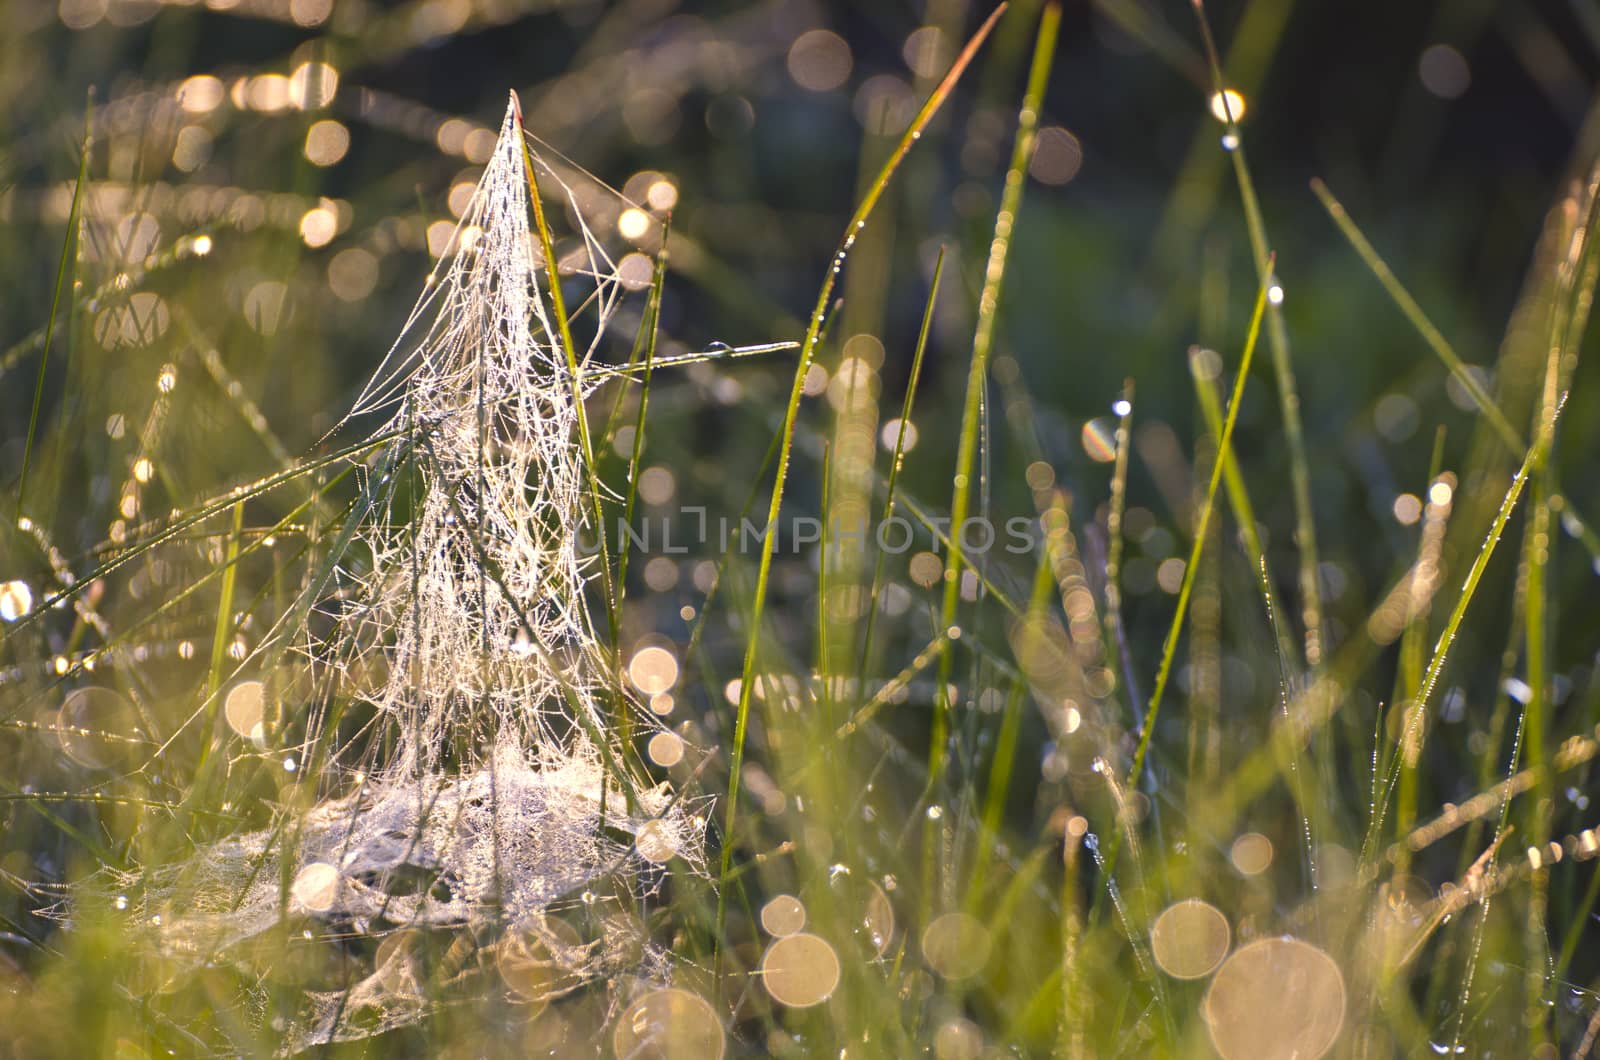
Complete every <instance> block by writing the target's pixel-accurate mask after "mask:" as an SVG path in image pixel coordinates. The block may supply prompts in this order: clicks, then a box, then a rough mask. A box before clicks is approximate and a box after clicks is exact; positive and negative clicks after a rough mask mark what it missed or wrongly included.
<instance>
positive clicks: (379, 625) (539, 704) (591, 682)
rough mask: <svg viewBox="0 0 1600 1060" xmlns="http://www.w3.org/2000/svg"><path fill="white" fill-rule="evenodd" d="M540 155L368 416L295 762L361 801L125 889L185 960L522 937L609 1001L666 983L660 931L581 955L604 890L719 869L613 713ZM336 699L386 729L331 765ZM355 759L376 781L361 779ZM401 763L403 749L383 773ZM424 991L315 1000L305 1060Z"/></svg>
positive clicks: (405, 974) (397, 354) (606, 301)
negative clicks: (266, 946) (356, 511)
mask: <svg viewBox="0 0 1600 1060" xmlns="http://www.w3.org/2000/svg"><path fill="white" fill-rule="evenodd" d="M522 135H523V134H522V131H521V128H520V124H519V123H518V122H517V121H516V120H514V114H513V112H512V110H510V109H508V111H507V115H506V119H505V122H504V124H503V126H502V128H501V132H500V138H499V142H498V144H497V145H496V147H495V151H494V155H493V157H492V158H491V160H490V162H489V164H488V166H487V168H486V169H485V172H484V174H483V177H482V179H481V181H480V183H479V186H478V188H477V191H476V193H475V194H474V196H473V198H472V201H471V204H470V206H469V207H468V209H467V210H466V212H465V214H464V215H463V217H462V220H461V223H460V225H459V226H458V227H457V229H456V232H455V234H454V236H453V237H452V240H451V244H450V247H449V249H448V251H447V253H446V255H445V256H444V258H443V259H442V260H441V262H440V263H439V264H438V266H437V267H436V268H435V270H434V272H433V273H432V274H431V275H430V277H429V280H428V284H427V287H426V289H425V291H424V294H423V296H422V298H421V299H420V300H419V301H418V303H417V306H416V308H415V309H414V310H413V311H412V313H411V315H410V317H409V319H408V320H407V322H406V325H405V328H404V329H403V331H402V335H401V338H400V340H399V341H398V342H396V344H395V345H394V347H393V348H392V349H391V350H390V352H389V354H388V356H387V357H386V358H385V359H384V362H383V364H382V366H381V367H380V369H379V371H378V372H377V374H376V375H375V376H374V378H373V380H372V382H371V383H369V384H368V386H367V387H366V389H365V390H364V391H363V392H362V394H361V396H360V398H359V400H358V401H357V402H356V405H355V408H354V409H353V411H352V413H351V417H352V418H353V417H355V416H358V415H370V414H373V413H377V414H379V415H385V416H387V423H386V424H385V425H384V426H383V427H382V428H381V429H380V430H379V431H378V432H377V434H375V435H374V437H375V438H376V437H388V438H389V440H388V441H386V442H385V443H384V448H383V450H382V451H381V452H380V453H379V454H378V456H377V458H375V459H373V460H371V461H369V466H371V467H375V468H377V469H379V470H378V471H377V472H375V474H376V475H377V478H376V479H375V480H374V481H371V482H369V493H370V495H371V496H372V497H374V498H375V501H374V503H373V505H372V506H371V508H370V510H371V511H372V512H373V514H372V515H371V516H370V517H368V518H366V519H365V520H363V522H362V524H361V525H360V526H359V527H358V529H357V533H356V535H355V540H356V542H357V547H355V548H353V549H351V550H350V551H349V553H348V555H347V556H346V557H345V558H344V560H342V561H341V572H342V576H343V581H344V583H345V586H346V588H345V591H343V592H342V593H341V594H339V595H340V599H341V601H343V602H342V603H341V604H340V605H339V607H338V609H337V610H334V609H332V608H331V607H325V608H324V610H325V611H326V612H327V613H328V614H329V615H330V617H332V618H333V619H334V621H335V623H336V626H335V630H336V631H335V633H334V634H333V636H332V637H331V638H330V639H329V640H328V641H327V642H325V643H322V644H319V645H310V646H308V649H307V651H308V654H309V655H310V656H311V665H312V666H313V668H314V669H317V670H319V671H320V672H322V673H324V674H326V675H330V676H332V677H333V678H334V680H333V682H332V684H333V685H334V686H335V687H336V689H337V691H336V693H335V694H334V695H331V696H328V697H324V702H322V703H321V704H320V705H319V706H318V707H316V708H314V709H313V712H312V715H311V717H310V719H309V725H308V732H307V737H306V744H305V746H303V747H302V748H300V751H301V758H300V760H301V761H302V762H309V761H313V760H331V761H333V762H336V763H338V762H345V763H346V764H345V765H344V766H338V765H335V766H330V767H329V770H330V775H325V776H321V777H316V776H306V777H305V778H304V780H303V781H302V782H303V783H307V784H319V783H320V784H323V785H324V786H327V785H328V784H329V783H330V781H331V782H332V785H333V790H339V791H340V792H341V793H340V794H338V795H337V796H333V797H328V798H324V799H323V800H321V801H319V802H317V803H316V804H315V805H313V806H312V807H311V808H310V809H309V810H307V811H303V812H292V811H286V812H285V816H284V818H283V819H282V820H281V821H280V822H279V824H278V826H277V827H275V828H273V829H271V830H268V831H263V832H256V833H249V834H245V835H241V836H236V837H233V838H231V839H227V840H224V841H222V842H219V843H215V844H212V845H210V846H207V847H204V848H202V849H200V850H197V851H196V852H195V854H194V855H193V856H192V858H190V859H189V860H188V861H186V862H184V863H182V864H180V865H178V866H175V867H170V868H164V869H159V870H155V871H152V872H147V873H143V874H123V875H120V876H116V877H114V878H113V880H112V883H111V885H112V886H113V887H114V888H115V889H116V890H118V891H123V892H126V893H127V895H128V897H127V898H126V899H125V901H126V902H127V903H128V910H129V912H128V915H129V916H130V917H131V918H132V920H133V922H134V923H135V924H138V925H142V926H144V927H145V928H147V929H149V930H150V931H151V932H152V933H153V934H154V936H155V944H156V945H158V946H159V947H160V948H161V949H162V950H163V951H165V953H166V954H167V955H168V956H169V957H176V958H179V959H180V961H182V959H184V958H187V959H188V960H187V961H182V963H190V962H192V963H199V962H201V961H206V960H226V959H227V957H228V955H229V952H230V951H231V950H233V949H234V948H235V947H239V946H240V945H241V944H242V943H244V942H246V941H247V940H249V939H251V938H253V937H256V936H260V935H263V934H264V933H266V932H268V931H269V930H271V929H273V928H274V927H278V926H281V925H284V921H285V917H286V916H287V917H288V918H289V920H290V921H291V924H290V925H289V926H292V927H294V929H295V930H296V931H297V932H298V931H299V925H300V923H301V922H302V921H304V920H307V919H309V920H310V921H312V922H315V923H320V924H323V925H325V929H326V930H327V931H329V932H333V933H349V932H356V933H361V934H370V935H373V936H377V937H384V938H387V937H390V936H392V935H394V933H396V932H400V931H404V930H409V929H417V928H427V929H432V930H463V929H464V930H467V931H468V932H469V933H470V934H471V935H472V936H473V937H474V938H477V939H482V938H483V937H484V932H485V931H487V932H488V933H489V937H491V938H492V937H494V935H495V933H496V932H499V933H500V936H499V937H500V942H499V943H496V945H513V946H521V947H523V950H526V949H527V948H528V946H529V945H530V943H529V940H530V939H532V940H533V943H532V944H533V945H534V948H536V949H538V950H539V952H540V953H541V954H542V955H543V958H547V959H548V963H550V964H551V965H552V966H553V967H554V968H556V969H557V970H558V971H559V972H560V974H559V976H557V977H556V978H555V979H554V980H552V981H553V982H555V983H557V984H559V989H556V992H565V991H567V990H572V989H577V988H578V987H580V986H583V985H584V984H586V983H590V982H593V981H595V980H596V979H601V978H608V983H609V986H608V989H609V990H610V991H611V993H612V1001H613V1002H615V1001H618V1000H621V999H620V997H619V996H617V995H618V991H619V990H620V987H619V985H618V984H619V983H622V982H625V981H634V980H635V979H637V978H640V977H642V978H643V979H650V978H656V977H659V976H660V975H661V974H663V970H664V968H665V967H666V960H665V955H664V954H663V953H662V951H660V950H659V949H658V948H656V947H654V946H652V945H650V944H649V943H648V940H647V939H645V938H644V937H643V936H642V927H641V925H640V923H639V921H638V920H637V918H634V917H628V916H595V915H593V911H592V909H591V910H590V911H589V913H588V914H586V918H585V922H586V923H587V924H588V930H587V931H586V932H579V933H578V935H577V936H576V937H574V935H573V933H572V931H571V930H569V929H570V925H568V926H567V927H565V928H562V930H560V931H556V930H554V929H552V927H551V924H552V917H553V916H555V915H556V914H557V913H559V912H560V911H561V910H563V909H566V908H573V907H577V906H580V905H585V906H592V905H593V903H594V902H595V901H596V895H595V893H594V892H596V891H603V892H605V893H609V894H611V895H612V896H613V897H612V898H610V899H609V901H611V902H614V903H615V902H618V900H619V899H618V897H617V896H629V895H631V896H638V895H640V894H641V893H642V892H647V891H649V890H650V889H652V888H653V887H654V886H658V885H659V881H660V870H659V867H658V866H657V865H656V864H654V863H658V862H662V861H665V860H667V859H668V858H669V857H672V856H678V857H680V858H681V859H683V862H682V863H687V864H689V865H694V864H696V863H697V862H698V859H699V852H700V848H701V842H702V838H703V822H702V821H701V820H700V819H699V818H697V817H695V816H693V815H692V814H691V813H690V812H689V811H688V809H687V808H685V807H684V806H683V805H682V804H681V803H678V802H675V801H674V800H673V799H672V798H671V796H670V794H669V793H668V792H667V791H666V789H665V788H664V787H663V788H657V789H652V790H644V791H637V790H634V789H632V788H631V786H630V795H629V797H628V798H627V799H624V796H623V793H622V788H623V785H624V784H625V783H627V782H626V778H624V777H622V776H621V770H620V767H619V766H618V763H620V762H621V761H622V759H623V757H624V756H623V750H624V749H623V748H622V747H621V746H620V744H619V743H618V741H616V739H615V737H614V736H612V735H611V734H610V731H609V728H608V721H609V716H610V711H609V709H602V704H604V703H608V702H611V703H618V704H623V707H622V709H629V708H628V707H627V705H626V704H624V702H623V698H622V692H621V689H620V688H617V687H615V685H614V683H613V682H612V679H611V676H610V671H609V663H608V660H607V657H606V655H605V652H604V651H603V649H602V648H601V647H600V645H599V644H598V642H597V640H596V637H595V634H594V631H593V628H592V625H591V622H590V618H589V615H588V612H587V610H586V607H585V603H584V596H583V592H584V581H585V569H584V558H583V555H582V553H581V550H580V548H579V543H578V540H579V529H580V523H581V520H582V516H583V513H584V511H585V510H586V507H587V503H586V502H587V500H588V494H587V492H586V491H587V490H588V489H589V488H591V485H590V480H589V477H588V474H587V469H586V467H585V464H584V462H583V459H582V454H581V453H580V451H579V446H578V444H577V442H576V440H575V438H574V427H575V424H576V422H577V416H578V406H577V404H576V402H577V401H578V400H580V399H581V389H582V388H581V387H575V386H574V380H573V377H572V374H571V372H570V369H569V365H568V359H567V355H566V351H565V350H564V349H563V348H562V347H561V345H560V342H559V339H558V338H557V337H556V335H557V331H558V329H557V328H556V327H555V326H554V325H553V322H552V320H551V318H550V315H549V313H550V310H549V308H548V307H547V306H546V304H545V301H544V298H543V296H542V294H541V288H540V284H541V282H542V281H543V279H544V278H545V276H544V270H543V269H542V268H540V267H539V266H540V264H541V263H542V255H541V254H540V253H539V244H538V242H537V241H536V239H535V238H534V237H533V236H532V235H531V234H530V228H529V198H528V195H529V191H528V189H529V181H528V173H527V171H526V168H525V165H526V162H525V159H526V158H527V156H526V155H525V154H524V147H523V141H522ZM549 176H550V177H551V179H552V180H555V179H556V178H555V175H554V174H553V173H550V174H549ZM578 228H579V235H580V238H581V242H582V248H583V250H582V253H581V254H579V255H576V256H575V259H569V260H577V261H578V262H580V263H581V264H580V267H579V268H577V269H575V270H574V271H575V272H576V273H578V274H581V275H582V276H584V277H587V279H588V281H590V282H591V283H592V290H591V292H590V294H589V297H588V298H587V299H585V302H586V304H587V305H588V306H589V307H590V310H591V312H592V313H593V317H594V319H593V321H592V322H591V323H593V325H594V326H593V335H594V342H595V343H598V342H599V337H600V333H601V332H602V331H603V328H604V324H605V321H606V319H607V318H608V317H609V315H610V312H611V310H612V309H613V308H614V306H615V304H616V300H617V299H618V298H619V297H620V294H621V287H620V285H619V284H618V282H617V280H616V274H615V270H614V268H613V267H612V265H611V262H610V260H609V259H608V258H607V257H606V255H605V252H604V250H603V248H602V247H601V246H600V243H599V241H598V240H597V239H596V238H595V237H594V235H593V234H592V233H591V232H589V231H588V230H587V229H586V228H584V227H583V225H582V222H581V219H580V221H579V223H578ZM564 271H565V270H564ZM592 352H593V347H592V346H591V348H590V349H587V350H584V351H581V354H580V355H579V356H578V357H577V358H576V359H577V360H578V361H579V363H580V364H582V363H587V361H588V359H589V355H590V354H591V353H592ZM402 509H403V510H402ZM356 558H360V559H361V560H362V562H356ZM363 675H377V676H376V677H375V678H373V677H364V676H363ZM329 701H340V702H344V703H346V704H349V703H352V702H354V703H356V704H361V705H364V706H365V707H366V708H368V710H369V713H370V715H371V716H372V717H373V718H374V719H375V720H374V721H372V722H371V723H369V724H368V725H366V726H365V728H364V729H363V730H362V733H361V735H359V736H358V737H357V738H356V739H355V740H353V741H351V740H347V741H346V743H345V744H344V745H343V746H341V747H333V750H334V751H335V752H336V753H334V754H332V755H331V756H330V755H328V754H327V753H326V752H327V750H328V748H329V747H332V746H333V744H334V742H335V741H336V736H335V734H334V732H333V731H331V730H332V729H333V728H335V726H334V725H333V723H332V721H331V720H330V719H331V718H332V717H333V711H332V710H331V709H330V707H329ZM343 713H345V714H348V713H349V710H348V709H346V710H344V711H343ZM319 741H321V742H322V746H321V748H320V749H319V746H318V745H319ZM357 744H359V745H361V747H364V748H365V750H364V751H360V752H359V753H361V754H363V755H365V758H364V759H363V763H362V764H364V765H365V766H366V767H367V768H366V771H365V772H361V773H355V772H353V770H352V768H351V766H350V765H349V761H350V758H351V756H352V755H354V754H357V753H358V752H357V750H356V749H355V748H356V745H357ZM380 746H381V747H387V748H389V749H390V750H388V751H387V752H386V753H384V754H383V755H382V756H381V757H378V755H377V752H376V751H374V750H372V749H373V748H375V747H380ZM319 750H320V752H321V754H320V757H319ZM418 880H421V881H422V882H421V884H420V885H419V884H418ZM601 881H603V883H604V886H603V887H602V886H601ZM580 892H581V901H580ZM602 901H603V900H602ZM119 904H120V903H119ZM625 905H626V903H622V904H621V905H619V909H620V908H623V907H625ZM312 934H313V936H314V935H315V932H313V933H312ZM289 937H291V938H292V937H293V936H289ZM298 944H299V941H298V940H296V941H294V942H293V943H292V945H298ZM305 944H306V945H312V944H314V942H312V941H307V942H306V943H305ZM543 958H542V959H543ZM623 972H626V973H628V974H627V975H626V976H624V975H621V974H619V973H623ZM424 979H425V976H424V975H423V973H422V971H421V970H420V968H419V967H418V966H417V965H416V964H415V962H414V961H413V959H412V955H411V947H409V946H407V945H387V946H385V945H380V946H379V947H378V948H377V954H376V956H375V957H374V958H373V959H372V966H371V967H370V969H368V970H367V971H366V972H364V973H363V975H362V976H361V977H359V978H358V979H357V980H356V981H353V982H352V984H351V985H350V987H349V988H348V989H345V990H340V991H336V992H326V993H317V992H308V994H307V996H306V1001H305V1004H304V1006H303V1009H302V1013H301V1016H300V1017H299V1018H298V1019H297V1020H296V1021H295V1022H294V1024H293V1025H292V1026H290V1027H288V1028H287V1029H286V1031H285V1037H284V1048H285V1050H286V1051H294V1050H297V1049H300V1048H303V1047H305V1046H308V1045H310V1044H314V1043H316V1042H323V1041H332V1040H343V1039H348V1038H358V1037H365V1036H368V1035H371V1034H375V1033H379V1032H381V1031H384V1030H388V1029H390V1028H393V1027H396V1026H400V1025H402V1024H404V1023H407V1022H410V1021H413V1020H415V1019H418V1018H420V1017H421V1016H422V1015H423V1014H424V1013H425V1012H426V1011H427V1010H428V1009H429V1007H430V1005H431V1003H432V1001H433V1000H434V998H433V996H432V992H431V990H430V989H429V987H428V985H427V984H426V983H425V982H424ZM259 1002H260V999H255V1000H254V1001H247V1007H250V1006H252V1005H256V1004H259Z"/></svg>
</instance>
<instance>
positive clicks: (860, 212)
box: [717, 4, 1005, 948]
mask: <svg viewBox="0 0 1600 1060" xmlns="http://www.w3.org/2000/svg"><path fill="white" fill-rule="evenodd" d="M1004 11H1005V5H1004V4H1001V5H1000V6H999V7H997V8H995V10H994V12H993V13H992V14H990V16H989V17H988V19H987V20H986V21H985V22H984V23H983V25H982V26H981V27H979V29H978V32H977V33H976V34H974V35H973V37H972V39H971V40H969V41H968V42H967V45H966V47H965V48H963V49H962V51H961V53H960V54H959V55H957V56H956V59H955V62H954V63H953V64H952V65H951V67H950V69H949V71H948V72H947V73H946V74H945V76H944V79H943V80H942V81H940V82H939V85H938V86H937V87H936V88H935V89H934V90H933V92H932V94H930V95H929V96H928V99H927V101H926V102H924V103H923V105H922V108H921V110H919V111H918V112H917V114H916V117H914V118H913V119H912V121H911V124H910V125H909V126H907V128H906V131H905V135H903V136H902V137H901V138H900V142H899V143H898V144H897V145H896V146H895V149H894V150H893V151H892V152H890V155H889V157H888V159H887V160H886V161H885V162H884V164H883V168H882V169H881V170H880V171H879V173H878V177H877V179H876V180H875V181H873V183H872V186H871V187H870V188H868V189H867V194H866V195H865V196H864V197H863V198H862V200H861V203H860V205H858V206H857V207H856V210H855V213H854V214H852V215H851V218H850V221H849V223H848V224H847V225H846V226H845V234H844V238H843V239H842V240H841V241H840V243H839V248H838V250H836V251H835V252H834V256H833V258H832V260H831V261H830V262H829V263H828V271H827V273H826V274H825V276H824V278H823V281H822V288H821V290H820V291H819V292H818V294H817V301H816V305H815V307H814V308H813V309H812V312H811V317H810V319H809V320H808V321H807V323H806V335H805V339H804V340H803V341H802V343H801V347H800V362H799V364H797V365H796V366H795V374H794V383H793V385H792V386H791V387H790V390H789V403H788V407H787V409H786V410H785V412H784V420H783V429H782V431H781V433H780V435H779V438H780V445H779V448H778V469H777V474H776V478H775V481H774V482H773V487H772V500H771V503H770V504H769V505H768V508H767V524H766V527H765V528H764V533H763V540H762V547H761V562H760V565H759V567H758V569H757V573H756V587H755V596H754V599H753V601H752V603H751V609H750V631H749V633H748V635H747V639H746V644H745V653H744V666H743V669H742V673H741V682H740V688H739V704H738V708H737V710H738V713H737V715H736V717H735V719H734V732H733V747H732V749H731V765H730V768H729V773H728V800H727V806H726V807H725V810H724V819H725V821H726V832H725V835H724V836H723V847H722V859H721V865H720V866H719V870H718V877H719V879H724V880H725V879H726V877H727V875H728V870H729V869H730V868H731V867H732V864H733V845H734V842H735V836H734V825H735V823H736V822H737V821H738V807H739V776H740V769H741V767H742V765H743V762H744V741H745V732H746V730H747V728H748V726H749V720H750V697H751V692H752V689H753V686H754V678H755V669H756V649H757V646H758V644H759V642H760V631H761V618H762V613H763V611H764V610H765V608H766V603H767V585H768V581H769V579H770V577H771V574H772V550H771V548H770V547H769V542H770V540H771V535H772V534H773V533H775V532H776V530H777V525H778V516H779V513H780V511H781V509H782V507H783V488H784V484H785V482H786V480H787V479H788V474H789V458H790V451H791V449H792V446H793V437H794V430H795V421H796V419H797V418H798V416H799V414H800V398H801V397H802V396H803V395H804V392H805V389H804V388H805V380H806V373H807V372H808V371H809V370H810V368H811V362H812V359H813V358H814V357H815V356H816V351H817V339H818V336H819V334H820V332H821V329H822V324H823V321H824V319H825V318H826V315H827V309H828V304H829V301H830V299H831V297H832V294H833V286H834V282H835V280H836V278H837V277H838V274H839V270H840V269H841V268H842V267H843V265H844V261H845V258H846V257H847V256H848V255H849V253H850V248H851V247H852V246H854V245H855V241H856V233H857V232H858V231H860V229H862V228H864V227H866V223H867V219H868V218H869V217H871V216H872V212H873V210H874V209H875V208H876V207H877V205H878V200H879V199H880V198H882V196H883V192H884V189H885V188H887V187H888V185H889V181H890V179H891V178H892V177H893V176H894V174H895V171H896V170H897V169H899V167H900V163H901V161H902V160H904V158H905V156H906V154H907V152H909V151H910V150H911V145H912V144H914V143H916V142H917V140H919V139H921V137H922V132H923V130H924V129H925V128H927V125H928V123H929V122H930V121H931V120H932V119H933V116H934V114H935V113H937V112H938V110H939V108H940V107H941V106H942V105H943V104H944V101H945V100H946V99H947V98H949V95H950V93H951V90H952V89H954V88H955V85H956V82H957V81H958V80H960V78H961V75H962V74H963V73H964V72H965V71H966V69H967V67H968V66H969V65H970V64H971V62H972V60H973V58H974V57H975V56H976V55H977V53H978V49H979V48H980V47H981V46H982V45H983V42H984V41H985V40H986V39H987V38H988V36H989V34H990V32H991V31H992V30H993V29H994V26H995V23H996V22H997V21H999V19H1000V15H1001V14H1002V13H1003V12H1004ZM725 917H726V905H725V897H724V895H723V894H722V893H721V889H720V888H719V893H718V895H717V928H718V931H717V945H718V946H719V948H720V946H721V944H722V931H721V928H722V925H723V924H724V923H725Z"/></svg>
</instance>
